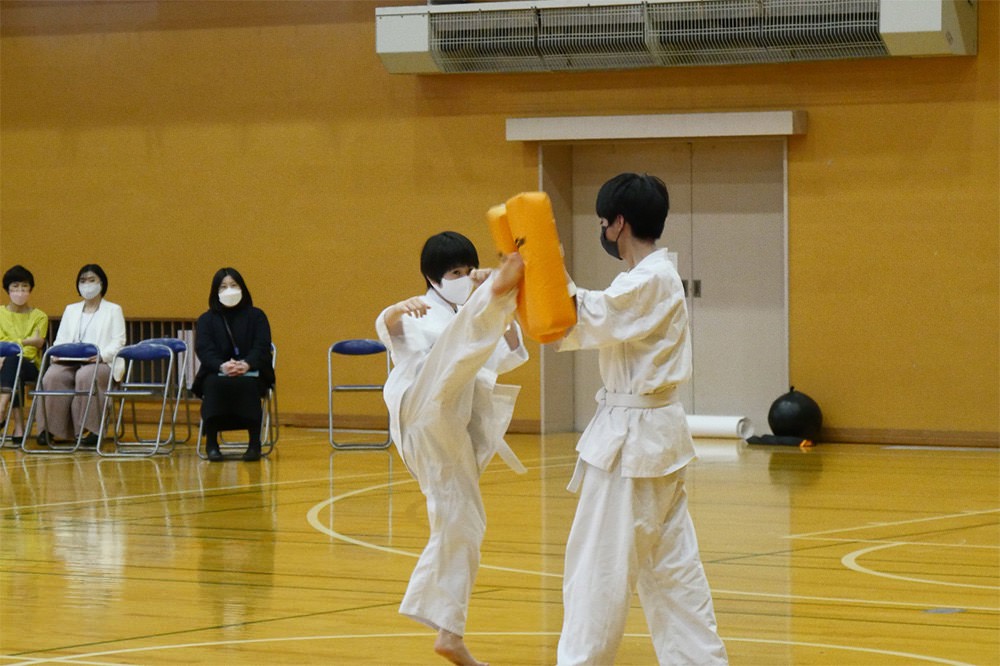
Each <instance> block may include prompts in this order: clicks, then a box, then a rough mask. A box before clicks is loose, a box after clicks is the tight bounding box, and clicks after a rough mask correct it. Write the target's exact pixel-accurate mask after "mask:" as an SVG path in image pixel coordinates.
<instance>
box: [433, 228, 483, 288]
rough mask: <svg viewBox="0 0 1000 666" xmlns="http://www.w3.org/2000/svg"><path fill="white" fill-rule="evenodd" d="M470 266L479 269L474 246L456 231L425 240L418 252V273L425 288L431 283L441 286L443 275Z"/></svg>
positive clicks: (443, 232) (444, 232)
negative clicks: (425, 284)
mask: <svg viewBox="0 0 1000 666" xmlns="http://www.w3.org/2000/svg"><path fill="white" fill-rule="evenodd" d="M461 266H472V267H473V268H479V254H478V253H477V252H476V246H475V245H473V244H472V241H470V240H469V239H468V238H466V237H465V236H463V235H462V234H460V233H458V232H457V231H442V232H441V233H439V234H435V235H433V236H431V237H430V238H428V239H427V242H425V243H424V249H423V250H421V252H420V272H421V273H422V274H423V276H424V282H426V283H427V288H428V289H429V288H430V286H431V282H437V283H438V284H441V278H443V277H444V274H445V273H447V272H448V271H450V270H451V269H453V268H459V267H461Z"/></svg>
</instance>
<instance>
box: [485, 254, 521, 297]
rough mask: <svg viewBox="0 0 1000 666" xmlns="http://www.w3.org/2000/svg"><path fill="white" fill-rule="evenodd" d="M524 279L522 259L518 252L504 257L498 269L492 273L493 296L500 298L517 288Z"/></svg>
mask: <svg viewBox="0 0 1000 666" xmlns="http://www.w3.org/2000/svg"><path fill="white" fill-rule="evenodd" d="M523 277H524V259H523V258H522V257H521V255H520V253H518V252H511V253H510V254H508V255H505V256H504V258H503V261H501V262H500V268H498V269H496V270H495V271H493V294H494V295H495V296H501V295H503V294H506V293H507V292H509V291H510V290H511V289H514V288H515V287H517V285H518V283H519V282H520V281H521V278H523Z"/></svg>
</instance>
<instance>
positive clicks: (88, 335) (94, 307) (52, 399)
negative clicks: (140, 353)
mask: <svg viewBox="0 0 1000 666" xmlns="http://www.w3.org/2000/svg"><path fill="white" fill-rule="evenodd" d="M76 291H77V293H79V294H80V296H82V297H83V300H82V301H81V302H79V303H71V304H69V305H67V306H66V309H65V310H64V311H63V315H62V320H61V321H60V322H59V330H58V332H57V333H56V339H55V342H54V343H53V344H54V345H61V344H64V343H67V342H89V343H91V344H93V345H96V346H97V348H98V349H99V350H100V357H101V363H96V360H97V359H96V357H95V358H93V359H90V361H89V362H80V361H72V362H66V361H60V360H59V359H53V362H52V364H51V365H49V367H48V369H47V370H46V371H45V374H44V375H42V377H41V379H40V380H39V388H41V389H44V390H46V391H52V390H73V389H76V390H78V391H86V390H87V388H88V387H89V386H90V383H91V381H92V380H93V378H94V373H95V372H97V373H98V376H97V394H96V395H95V397H94V401H93V402H92V403H91V405H90V409H89V410H88V411H87V420H86V422H85V423H84V422H82V420H83V413H84V409H85V406H86V403H87V398H86V397H81V396H77V397H62V396H48V397H46V398H45V403H44V405H42V409H39V410H38V443H39V444H40V445H42V446H48V445H49V444H50V443H51V442H52V440H55V439H76V436H77V435H78V434H82V442H81V443H82V445H83V446H97V431H98V430H99V429H100V424H101V408H102V406H103V405H104V393H105V391H106V389H107V386H108V375H109V374H110V373H111V370H110V368H109V366H108V364H109V363H111V360H112V359H113V358H114V356H115V354H116V353H117V352H118V350H119V349H121V348H122V347H124V346H125V316H124V315H123V314H122V309H121V306H119V305H117V304H115V303H112V302H111V301H107V300H104V295H105V294H106V293H107V292H108V276H107V275H106V274H105V273H104V269H102V268H101V267H100V266H98V265H97V264H87V265H86V266H84V267H83V268H81V269H80V271H79V273H77V277H76ZM114 371H115V380H120V379H121V377H122V374H123V373H124V371H125V364H124V362H123V361H121V360H120V359H119V360H118V362H117V363H116V365H115V368H114Z"/></svg>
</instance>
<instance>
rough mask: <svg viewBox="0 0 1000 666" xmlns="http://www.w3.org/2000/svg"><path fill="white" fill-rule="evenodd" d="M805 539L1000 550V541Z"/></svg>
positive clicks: (808, 539) (805, 538) (808, 538)
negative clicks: (993, 542) (947, 541)
mask: <svg viewBox="0 0 1000 666" xmlns="http://www.w3.org/2000/svg"><path fill="white" fill-rule="evenodd" d="M801 538H802V539H803V540H805V541H826V542H830V543H873V544H884V545H887V546H928V547H931V548H970V549H972V550H998V549H1000V543H998V544H996V545H993V544H976V543H942V542H940V541H899V540H897V539H852V538H851V537H839V538H833V537H815V538H814V537H801Z"/></svg>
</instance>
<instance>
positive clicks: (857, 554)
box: [840, 543, 1000, 590]
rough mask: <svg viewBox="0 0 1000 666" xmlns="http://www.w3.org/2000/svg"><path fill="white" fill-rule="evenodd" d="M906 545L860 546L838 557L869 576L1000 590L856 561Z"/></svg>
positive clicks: (928, 583)
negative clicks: (886, 569)
mask: <svg viewBox="0 0 1000 666" xmlns="http://www.w3.org/2000/svg"><path fill="white" fill-rule="evenodd" d="M903 545H908V544H906V543H901V544H899V543H888V544H880V545H877V546H869V547H868V548H860V549H858V550H855V551H853V552H851V553H848V554H847V555H844V556H843V557H842V558H840V563H841V564H843V565H844V566H845V567H847V568H848V569H850V570H851V571H856V572H858V573H861V574H867V575H869V576H877V577H878V578H889V579H891V580H902V581H906V582H908V583H923V584H925V585H943V586H945V587H966V588H971V589H974V590H1000V587H998V586H996V585H975V584H973V583H955V582H952V581H946V580H934V579H932V578H917V577H915V576H900V575H899V574H892V573H888V572H885V571H877V570H875V569H869V568H868V567H865V566H862V565H861V564H859V563H858V560H859V559H860V558H861V557H862V556H863V555H868V554H869V553H873V552H875V551H877V550H885V549H887V548H898V547H899V546H903ZM938 546H947V544H938Z"/></svg>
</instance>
